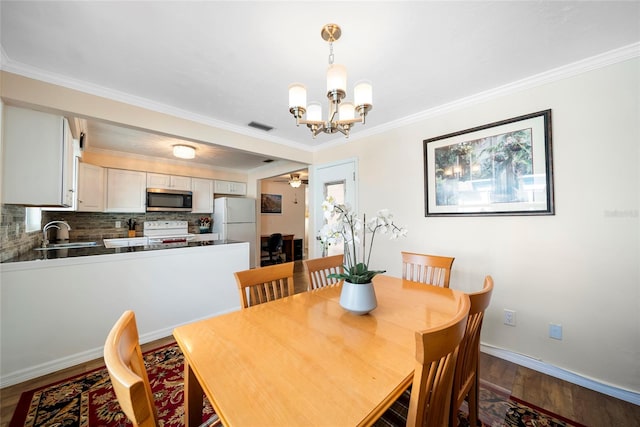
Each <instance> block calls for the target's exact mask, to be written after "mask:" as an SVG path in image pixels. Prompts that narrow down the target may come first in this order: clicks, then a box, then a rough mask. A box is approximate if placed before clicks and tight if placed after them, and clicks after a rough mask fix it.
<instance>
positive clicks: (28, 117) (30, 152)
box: [2, 105, 75, 207]
mask: <svg viewBox="0 0 640 427" xmlns="http://www.w3.org/2000/svg"><path fill="white" fill-rule="evenodd" d="M2 124H3V127H4V135H3V145H4V153H3V164H2V174H3V180H2V182H3V191H2V202H3V203H8V204H16V205H31V206H62V207H68V206H72V205H73V200H74V194H73V188H74V180H75V175H74V153H73V139H72V137H71V132H70V130H69V124H68V121H67V119H65V118H64V117H62V116H58V115H55V114H49V113H43V112H41V111H35V110H29V109H25V108H18V107H12V106H8V105H7V106H4V120H3V123H2Z"/></svg>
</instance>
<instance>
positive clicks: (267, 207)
mask: <svg viewBox="0 0 640 427" xmlns="http://www.w3.org/2000/svg"><path fill="white" fill-rule="evenodd" d="M260 212H261V213H268V214H281V213H282V194H264V193H263V194H262V197H261V198H260Z"/></svg>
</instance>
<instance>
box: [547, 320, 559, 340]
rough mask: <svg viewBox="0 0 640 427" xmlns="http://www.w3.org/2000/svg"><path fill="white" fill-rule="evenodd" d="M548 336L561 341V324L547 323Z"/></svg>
mask: <svg viewBox="0 0 640 427" xmlns="http://www.w3.org/2000/svg"><path fill="white" fill-rule="evenodd" d="M549 338H553V339H554V340H561V341H562V325H558V324H556V323H549Z"/></svg>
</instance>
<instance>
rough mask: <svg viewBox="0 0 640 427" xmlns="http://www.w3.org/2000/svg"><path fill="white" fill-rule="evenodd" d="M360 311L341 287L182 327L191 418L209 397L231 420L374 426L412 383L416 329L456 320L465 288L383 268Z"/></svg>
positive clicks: (178, 332) (197, 419)
mask: <svg viewBox="0 0 640 427" xmlns="http://www.w3.org/2000/svg"><path fill="white" fill-rule="evenodd" d="M373 283H374V288H375V292H376V296H377V301H378V306H377V308H376V309H374V310H373V311H371V312H370V313H369V314H366V315H362V316H357V315H353V314H351V313H349V312H347V311H345V310H344V309H343V308H342V307H341V306H340V304H339V299H340V289H341V287H340V285H336V286H332V287H327V288H321V289H318V290H315V291H309V292H303V293H299V294H295V295H292V296H289V297H286V298H283V299H279V300H276V301H272V302H269V303H265V304H259V305H256V306H253V307H250V308H247V309H244V310H240V311H237V312H232V313H228V314H224V315H221V316H217V317H212V318H208V319H204V320H200V321H197V322H194V323H190V324H187V325H184V326H180V327H178V328H176V329H175V330H174V333H173V335H174V337H175V339H176V341H177V343H178V345H179V346H180V348H181V349H182V352H183V353H184V359H185V395H184V399H185V425H186V426H193V425H198V424H200V423H201V422H202V408H203V395H206V396H207V398H208V399H209V401H210V402H211V404H212V405H213V408H214V409H215V411H216V413H217V414H218V416H219V417H220V419H221V421H222V423H223V424H224V425H225V426H359V425H371V424H372V423H373V422H374V421H375V420H376V419H378V418H379V417H380V415H382V413H384V411H385V410H386V409H387V408H388V407H389V406H391V404H392V403H393V402H394V401H395V400H396V399H397V398H398V397H399V396H400V395H401V394H402V392H403V391H404V390H406V389H407V387H408V386H409V385H410V384H411V381H412V379H413V370H414V367H415V363H416V361H415V346H416V344H415V331H418V330H424V329H427V328H431V327H434V326H438V325H442V324H444V323H445V322H447V321H449V320H451V319H452V318H453V317H454V315H455V313H456V311H457V308H458V304H459V301H460V298H462V297H463V295H464V294H463V293H462V292H460V291H456V290H453V289H448V288H440V287H435V286H431V285H425V284H422V283H417V282H411V281H408V280H403V279H399V278H396V277H391V276H386V275H378V276H376V277H375V278H374V280H373Z"/></svg>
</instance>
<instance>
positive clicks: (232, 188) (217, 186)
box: [213, 180, 247, 196]
mask: <svg viewBox="0 0 640 427" xmlns="http://www.w3.org/2000/svg"><path fill="white" fill-rule="evenodd" d="M213 192H214V193H216V194H232V195H234V196H246V195H247V184H246V183H245V182H234V181H219V180H216V181H214V189H213Z"/></svg>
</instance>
